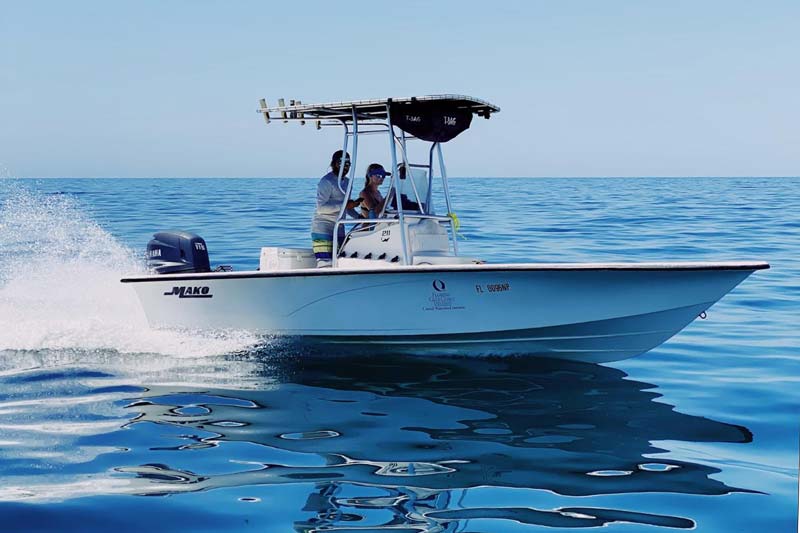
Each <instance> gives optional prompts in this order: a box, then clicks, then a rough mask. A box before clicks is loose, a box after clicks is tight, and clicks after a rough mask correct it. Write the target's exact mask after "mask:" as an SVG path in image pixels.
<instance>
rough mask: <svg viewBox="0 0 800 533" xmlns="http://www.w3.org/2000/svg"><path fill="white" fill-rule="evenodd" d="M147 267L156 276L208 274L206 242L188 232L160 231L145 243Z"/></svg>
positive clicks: (209, 268) (209, 266)
mask: <svg viewBox="0 0 800 533" xmlns="http://www.w3.org/2000/svg"><path fill="white" fill-rule="evenodd" d="M147 267H148V268H149V269H151V270H153V271H155V272H156V273H157V274H177V273H186V272H210V271H211V264H210V263H209V261H208V249H207V248H206V241H204V240H203V238H202V237H200V236H199V235H195V234H194V233H189V232H188V231H160V232H158V233H156V234H155V235H153V240H151V241H150V242H148V243H147Z"/></svg>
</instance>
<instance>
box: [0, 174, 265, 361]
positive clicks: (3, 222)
mask: <svg viewBox="0 0 800 533" xmlns="http://www.w3.org/2000/svg"><path fill="white" fill-rule="evenodd" d="M0 198H2V203H0V350H64V349H81V350H115V351H117V352H122V353H155V354H165V355H173V356H185V357H197V356H203V355H215V354H220V353H230V352H236V351H241V350H244V349H248V348H250V347H252V346H253V345H255V344H256V343H258V342H259V339H258V338H257V336H255V335H253V334H251V333H247V332H241V331H238V332H237V331H234V332H231V331H225V332H176V331H159V330H153V329H150V328H149V327H148V325H147V321H146V319H145V316H144V313H143V312H142V310H141V306H140V305H139V302H138V300H137V298H136V295H135V294H134V292H133V291H132V290H131V289H130V288H129V287H126V286H125V285H123V284H121V283H120V282H119V280H120V278H121V277H122V276H123V275H124V274H131V273H139V272H143V271H144V265H143V263H142V261H141V260H140V259H139V258H138V257H137V255H136V253H135V252H134V251H133V250H131V249H129V248H127V247H125V246H123V245H122V244H120V243H119V242H118V241H117V240H116V239H115V238H114V237H113V236H112V235H111V234H110V233H108V232H107V231H106V230H104V229H103V228H102V227H101V226H100V225H99V224H98V223H97V222H95V221H94V220H92V219H91V218H90V217H88V216H87V215H86V213H85V212H84V211H83V210H82V208H81V205H80V203H79V202H77V201H76V200H75V199H74V198H73V197H71V196H68V195H64V194H51V195H44V194H41V193H35V192H31V191H30V190H29V189H28V188H27V187H25V186H24V184H21V183H20V182H18V181H13V180H6V181H4V182H3V184H2V186H0Z"/></svg>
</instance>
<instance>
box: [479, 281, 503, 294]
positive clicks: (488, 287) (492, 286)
mask: <svg viewBox="0 0 800 533" xmlns="http://www.w3.org/2000/svg"><path fill="white" fill-rule="evenodd" d="M510 290H511V284H510V283H509V282H507V281H506V282H503V283H486V284H485V285H475V292H477V293H478V294H483V293H486V292H506V291H510Z"/></svg>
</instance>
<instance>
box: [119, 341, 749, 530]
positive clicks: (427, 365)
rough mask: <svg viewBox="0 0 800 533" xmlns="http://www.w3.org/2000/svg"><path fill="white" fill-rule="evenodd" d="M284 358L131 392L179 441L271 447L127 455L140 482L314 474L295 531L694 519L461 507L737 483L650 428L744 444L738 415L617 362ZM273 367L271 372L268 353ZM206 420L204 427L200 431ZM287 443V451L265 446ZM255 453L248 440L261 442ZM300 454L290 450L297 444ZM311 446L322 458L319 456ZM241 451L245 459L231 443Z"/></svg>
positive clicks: (148, 416) (711, 490)
mask: <svg viewBox="0 0 800 533" xmlns="http://www.w3.org/2000/svg"><path fill="white" fill-rule="evenodd" d="M295 365H296V366H293V365H282V366H281V367H280V374H282V376H281V377H280V380H281V383H280V384H279V385H277V386H276V387H275V388H274V389H272V390H268V391H246V392H242V391H231V390H223V389H219V390H208V391H203V392H202V393H199V392H193V393H191V394H188V393H176V392H175V391H173V390H171V389H169V388H164V387H155V388H153V389H152V390H151V391H150V392H149V393H148V394H147V395H145V396H144V397H142V398H141V399H139V400H138V401H136V402H134V403H132V404H131V405H130V408H131V409H132V410H135V411H136V412H137V413H139V414H138V415H137V416H136V417H135V422H137V423H138V422H154V423H158V424H170V425H180V426H181V427H182V428H186V431H189V429H188V428H192V429H193V430H194V432H195V437H193V438H191V439H189V438H188V437H187V438H186V440H184V441H183V443H182V444H181V445H179V446H174V447H172V449H175V450H195V451H197V450H198V449H202V448H204V447H208V448H210V447H224V446H226V445H228V444H229V443H251V444H257V445H263V446H264V447H265V448H263V458H264V460H263V461H253V460H252V457H251V458H249V459H248V464H247V465H246V466H245V467H243V469H242V471H238V472H233V473H224V474H204V473H202V472H200V473H193V472H189V471H187V470H185V469H184V470H181V469H180V468H175V467H171V466H170V465H166V464H157V465H152V464H151V465H143V466H131V467H126V468H122V469H120V470H121V471H123V472H128V473H132V474H135V475H136V479H135V480H132V481H133V482H134V484H135V489H134V492H136V493H139V494H168V493H176V492H187V491H197V490H207V489H214V488H223V487H240V486H249V485H272V484H297V483H308V484H311V485H312V486H313V487H314V488H313V489H312V490H311V492H310V494H309V497H308V500H307V502H306V505H305V507H304V510H306V511H309V512H313V513H314V515H313V516H312V517H310V519H309V521H307V522H306V523H304V524H301V523H298V524H297V525H296V526H297V528H298V529H299V530H303V531H308V530H312V529H315V528H321V527H323V526H325V527H333V526H337V527H344V526H345V525H346V524H347V523H349V522H350V521H352V520H356V519H360V517H363V516H364V515H365V514H366V515H369V514H370V513H375V512H377V510H381V511H382V512H384V513H385V512H386V511H389V512H390V513H391V516H392V518H391V521H390V522H387V523H386V524H385V525H387V526H388V525H393V526H392V527H396V526H397V524H407V525H408V526H409V527H412V528H415V529H421V530H436V528H440V529H439V530H442V531H448V530H450V529H447V528H449V527H454V526H451V525H449V524H453V523H457V522H458V521H459V520H462V519H468V518H476V517H481V516H483V517H487V518H508V519H513V520H517V521H522V522H530V523H536V524H548V525H562V526H570V527H572V526H583V527H586V526H592V525H595V526H597V525H602V524H604V523H608V522H612V521H633V522H637V523H647V524H653V525H669V526H671V527H691V526H692V525H693V522H692V521H691V520H689V519H685V518H680V517H670V516H654V515H647V514H642V513H636V512H633V511H623V510H617V509H593V510H587V509H585V508H579V507H566V508H559V509H549V510H540V509H528V508H525V509H508V508H506V509H496V508H492V507H491V506H488V507H487V508H469V509H464V508H463V507H461V506H457V505H456V506H454V505H451V501H452V499H453V497H454V495H456V494H457V491H459V490H461V489H468V488H472V487H497V488H527V489H544V490H547V491H552V492H554V493H556V494H560V495H570V496H588V495H603V494H612V493H645V492H647V493H686V494H702V495H720V494H726V493H730V492H734V491H739V490H742V489H736V488H732V487H729V486H727V485H726V484H725V483H723V482H721V481H719V480H716V479H713V478H712V477H711V475H712V474H714V473H716V472H718V470H717V469H714V468H711V467H709V466H706V465H702V464H696V463H692V462H687V461H681V460H674V459H669V460H665V459H653V458H646V457H645V456H646V455H649V454H654V453H658V452H661V451H664V450H662V449H660V448H658V447H657V446H655V445H653V444H652V441H658V440H671V441H692V442H730V443H746V442H749V441H750V440H751V434H750V432H749V431H748V430H747V429H746V428H743V427H740V426H734V425H730V424H724V423H720V422H716V421H713V420H709V419H707V418H702V417H697V416H691V415H686V414H681V413H678V412H676V411H674V409H673V407H672V406H670V405H668V404H665V403H660V402H655V401H653V400H654V399H655V398H657V397H658V394H657V393H655V392H650V391H647V390H646V389H648V388H651V387H652V386H651V385H648V384H646V383H640V382H635V381H630V380H627V379H624V378H625V374H624V373H623V372H621V371H619V370H615V369H612V368H607V367H602V366H597V365H592V364H585V363H576V362H563V361H561V362H558V363H557V364H556V363H552V364H549V363H542V362H541V361H539V362H536V363H533V362H532V361H531V360H526V359H502V360H468V359H445V358H431V359H415V360H414V364H413V365H412V364H409V361H408V359H403V358H399V357H398V358H395V359H386V358H381V359H380V360H377V359H374V360H370V359H341V358H335V359H329V360H320V359H315V360H303V361H300V362H297V363H295ZM269 372H270V373H273V374H274V373H275V369H274V367H273V366H271V367H270V370H269ZM203 433H206V434H207V436H205V437H198V436H197V435H201V434H203ZM278 452H280V454H282V457H287V458H289V459H287V461H286V462H284V463H283V464H276V463H275V462H273V461H274V460H273V461H270V460H269V458H271V457H275V456H276V455H279V454H278ZM251 456H252V454H251ZM299 457H303V458H304V459H302V460H296V462H295V464H292V460H291V458H295V459H297V458H299ZM309 457H318V458H320V460H318V461H316V463H315V462H314V461H311V460H310V459H309ZM228 459H229V460H230V459H235V457H228Z"/></svg>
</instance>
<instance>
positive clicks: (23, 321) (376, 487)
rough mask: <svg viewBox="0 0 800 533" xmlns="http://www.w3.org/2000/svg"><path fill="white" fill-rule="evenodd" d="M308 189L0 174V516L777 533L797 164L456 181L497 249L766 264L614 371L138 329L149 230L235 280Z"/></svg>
mask: <svg viewBox="0 0 800 533" xmlns="http://www.w3.org/2000/svg"><path fill="white" fill-rule="evenodd" d="M315 185H316V182H315V181H314V180H310V179H277V178H276V179H46V180H10V179H9V180H3V181H2V182H0V518H1V519H2V520H0V529H2V530H4V531H116V532H124V531H137V532H139V531H150V532H155V531H251V530H252V531H270V532H272V531H302V532H311V531H338V532H364V531H392V532H395V533H397V532H423V531H425V532H452V533H455V532H478V531H480V532H523V531H525V532H527V531H545V530H546V531H553V530H572V529H574V530H578V529H583V528H588V527H601V526H602V527H604V531H609V532H617V531H619V532H638V531H667V530H686V529H693V530H696V531H700V532H731V531H761V532H789V531H795V530H796V528H797V523H798V522H797V520H798V518H797V513H798V455H799V454H798V436H799V435H800V426H799V425H798V421H800V327H799V325H800V312H799V311H800V306H798V298H799V297H800V282H799V281H798V280H800V263H799V262H798V257H799V255H798V254H799V253H800V179H799V178H674V179H663V178H630V179H628V178H602V179H601V178H591V179H590V178H587V179H577V178H570V179H566V178H565V179H525V178H518V179H499V178H497V179H488V178H462V179H455V180H451V191H452V197H453V202H454V205H455V210H456V212H457V213H458V216H459V218H460V220H461V233H462V240H461V241H460V243H459V246H460V251H461V253H462V254H464V255H469V256H474V257H481V258H484V259H486V260H487V261H490V262H583V261H589V262H610V261H723V260H724V261H728V260H765V261H768V262H769V263H770V264H771V267H772V268H771V269H770V270H763V271H758V272H756V273H754V274H753V275H752V276H751V277H750V278H748V279H747V280H745V281H744V282H743V283H742V284H741V285H740V286H739V287H737V288H736V289H735V290H734V291H732V292H731V293H730V294H729V295H727V296H726V297H725V298H723V299H722V300H721V301H720V302H719V303H717V304H716V305H714V306H713V307H712V308H711V309H710V310H709V312H708V317H707V319H705V320H697V321H695V322H694V323H692V324H691V325H690V326H689V327H687V328H686V329H685V330H684V331H683V332H681V333H680V334H678V335H677V336H675V337H674V338H672V339H671V340H669V341H667V342H666V343H665V344H663V345H662V346H659V347H657V348H656V349H654V350H652V351H651V352H649V353H647V354H644V355H642V356H639V357H636V358H633V359H629V360H625V361H620V362H615V363H608V364H603V365H596V364H588V363H576V362H565V361H555V360H546V359H540V358H533V357H527V358H526V357H513V358H457V357H409V356H406V357H399V356H380V357H353V356H347V355H343V354H336V353H335V350H334V349H331V353H330V354H328V355H327V356H324V357H323V356H320V355H315V356H307V355H304V354H303V353H301V352H299V351H298V350H297V349H296V348H295V347H293V346H292V345H291V344H290V343H287V342H284V341H282V340H281V339H274V338H269V337H263V336H257V335H255V334H253V333H252V332H247V331H221V332H220V331H217V332H204V331H188V332H180V331H164V330H151V329H150V328H148V327H147V324H146V321H145V319H144V315H143V313H142V311H141V309H140V307H139V304H138V301H137V299H136V297H135V295H134V294H133V291H132V290H131V289H130V287H129V286H127V285H123V284H120V283H119V278H120V277H121V276H122V275H124V274H129V273H135V272H139V271H141V270H142V268H143V265H142V257H143V251H144V246H145V244H146V242H147V241H148V240H149V239H150V237H151V235H152V234H153V233H154V232H155V231H158V230H162V229H185V230H190V231H194V232H197V233H199V234H200V235H202V236H203V237H204V238H205V239H206V242H207V244H208V247H209V250H210V254H211V260H212V263H213V264H228V265H232V266H233V267H234V269H236V270H243V269H255V268H256V267H257V265H258V256H259V248H260V247H261V246H300V247H308V246H309V245H310V243H309V223H310V217H311V213H312V210H313V199H314V191H315ZM265 305H268V302H265ZM390 306H391V304H390V303H388V302H387V309H388V308H390ZM353 311H357V310H353ZM364 319H365V318H364V317H357V316H356V315H355V313H354V318H353V320H364ZM386 320H391V318H390V317H388V318H386Z"/></svg>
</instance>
